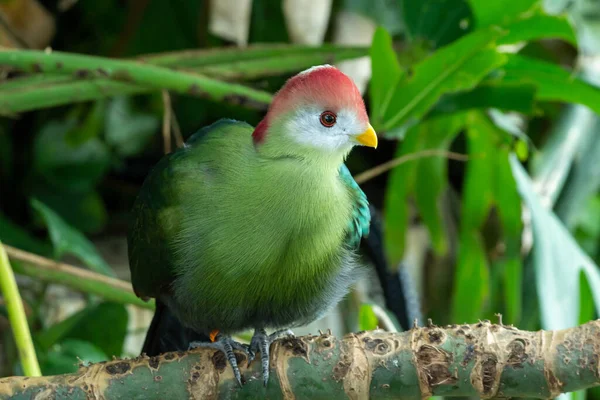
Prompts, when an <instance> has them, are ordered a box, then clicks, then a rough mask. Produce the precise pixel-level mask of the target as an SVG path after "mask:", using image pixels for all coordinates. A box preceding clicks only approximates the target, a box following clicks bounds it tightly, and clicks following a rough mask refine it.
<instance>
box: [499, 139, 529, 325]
mask: <svg viewBox="0 0 600 400" xmlns="http://www.w3.org/2000/svg"><path fill="white" fill-rule="evenodd" d="M496 155H497V161H496V163H495V164H496V169H495V178H496V179H495V180H494V198H495V203H496V205H497V212H498V215H499V217H500V221H501V223H502V235H503V240H502V242H503V244H504V252H503V253H504V254H503V255H502V258H501V260H500V261H499V262H498V264H497V265H495V267H496V268H501V270H502V271H503V272H504V274H503V278H504V279H503V287H504V304H505V314H506V315H505V318H506V319H505V321H506V322H507V323H512V324H517V323H518V322H519V320H520V318H521V310H522V307H523V295H522V292H523V286H522V284H523V265H522V262H521V231H522V229H523V226H522V225H523V224H522V222H521V198H520V197H519V192H518V191H517V183H516V182H515V179H514V177H513V174H512V170H511V167H510V161H509V160H510V151H509V149H507V148H504V147H502V148H499V149H497V153H496Z"/></svg>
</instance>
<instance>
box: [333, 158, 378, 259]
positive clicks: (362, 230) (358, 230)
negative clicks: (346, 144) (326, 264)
mask: <svg viewBox="0 0 600 400" xmlns="http://www.w3.org/2000/svg"><path fill="white" fill-rule="evenodd" d="M340 179H341V180H342V182H343V183H344V185H346V187H347V188H348V190H349V192H350V195H351V196H352V200H353V208H352V219H351V220H350V223H349V228H348V236H347V237H346V244H347V245H348V246H349V247H351V248H358V247H359V246H360V241H361V239H362V238H363V237H367V235H368V234H369V226H370V223H371V212H370V210H369V201H368V200H367V196H366V195H365V194H364V192H363V191H362V190H361V188H360V186H358V184H357V183H356V181H355V180H354V178H352V175H351V174H350V171H349V170H348V167H346V165H345V164H342V166H341V167H340Z"/></svg>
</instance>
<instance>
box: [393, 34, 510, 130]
mask: <svg viewBox="0 0 600 400" xmlns="http://www.w3.org/2000/svg"><path fill="white" fill-rule="evenodd" d="M501 34H502V33H501V31H499V30H498V29H490V30H481V31H478V32H474V33H471V34H469V35H467V36H465V37H463V38H461V39H459V40H457V41H456V42H454V43H452V44H450V45H448V46H446V47H444V48H442V49H440V50H438V51H437V52H435V53H434V54H433V55H431V56H430V57H429V58H427V59H425V60H424V61H422V62H420V63H419V64H417V65H416V66H415V68H414V74H413V76H412V77H411V78H410V79H408V80H406V81H403V82H400V84H399V85H398V86H396V88H395V89H394V93H393V95H392V97H391V100H390V102H389V106H388V107H387V110H386V111H385V114H384V122H383V128H384V129H385V130H390V129H393V128H396V127H399V126H401V125H405V124H408V125H410V124H414V123H416V122H417V121H418V119H420V118H422V117H423V115H424V114H425V113H426V112H427V111H429V109H430V108H431V107H432V106H433V105H434V104H435V103H436V102H437V101H438V100H439V98H440V97H441V96H442V95H444V94H448V93H453V92H459V91H464V90H470V89H473V88H474V87H475V85H477V84H478V83H479V81H481V79H483V78H484V77H485V76H486V75H487V74H488V73H489V72H491V71H492V70H494V69H496V68H498V67H499V66H501V65H502V64H504V63H505V61H506V56H505V55H504V54H500V53H498V52H496V50H493V49H491V48H489V47H490V46H491V45H492V44H493V43H494V41H495V40H496V39H497V38H498V37H499V36H501Z"/></svg>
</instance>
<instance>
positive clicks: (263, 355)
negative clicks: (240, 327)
mask: <svg viewBox="0 0 600 400" xmlns="http://www.w3.org/2000/svg"><path fill="white" fill-rule="evenodd" d="M282 337H295V335H294V332H292V331H291V330H289V329H282V330H280V331H276V332H273V333H272V334H270V335H267V332H266V331H265V330H264V329H256V330H255V331H254V335H253V336H252V340H251V341H250V348H249V349H248V365H250V363H251V362H252V361H253V360H254V358H255V357H256V353H257V352H260V363H261V367H262V374H263V383H264V385H265V386H267V383H268V382H269V349H270V347H271V343H273V342H274V341H275V340H277V339H280V338H282Z"/></svg>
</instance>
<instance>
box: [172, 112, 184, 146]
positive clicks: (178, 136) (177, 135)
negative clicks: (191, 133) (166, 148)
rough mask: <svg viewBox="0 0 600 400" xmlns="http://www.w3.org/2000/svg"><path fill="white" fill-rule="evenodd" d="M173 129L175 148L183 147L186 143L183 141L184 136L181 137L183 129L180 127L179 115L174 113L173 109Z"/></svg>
mask: <svg viewBox="0 0 600 400" xmlns="http://www.w3.org/2000/svg"><path fill="white" fill-rule="evenodd" d="M171 115H172V118H171V129H172V131H173V137H174V138H175V146H177V147H178V148H179V147H183V145H184V141H183V136H182V135H181V128H180V127H179V121H177V115H176V114H175V112H174V111H173V108H172V107H171Z"/></svg>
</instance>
